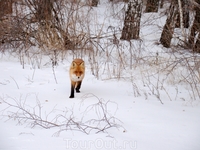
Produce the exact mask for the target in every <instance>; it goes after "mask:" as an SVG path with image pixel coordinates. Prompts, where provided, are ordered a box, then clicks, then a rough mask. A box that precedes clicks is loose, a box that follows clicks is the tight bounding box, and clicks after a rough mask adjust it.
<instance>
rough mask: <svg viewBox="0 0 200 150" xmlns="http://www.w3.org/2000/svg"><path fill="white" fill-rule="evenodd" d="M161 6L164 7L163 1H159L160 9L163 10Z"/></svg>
mask: <svg viewBox="0 0 200 150" xmlns="http://www.w3.org/2000/svg"><path fill="white" fill-rule="evenodd" d="M163 5H164V0H161V2H160V8H163Z"/></svg>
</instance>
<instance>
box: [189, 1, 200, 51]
mask: <svg viewBox="0 0 200 150" xmlns="http://www.w3.org/2000/svg"><path fill="white" fill-rule="evenodd" d="M196 2H197V3H198V4H199V5H200V0H197V1H196ZM195 11H196V15H195V19H194V23H193V25H192V28H191V33H190V37H189V41H188V42H189V47H190V48H192V49H193V51H194V52H198V53H200V8H199V7H195Z"/></svg>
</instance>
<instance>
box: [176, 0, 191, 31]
mask: <svg viewBox="0 0 200 150" xmlns="http://www.w3.org/2000/svg"><path fill="white" fill-rule="evenodd" d="M188 3H189V2H188V0H181V5H182V11H183V24H184V28H188V27H189V21H190V18H189V4H188ZM176 28H180V12H179V13H178V17H177V21H176Z"/></svg>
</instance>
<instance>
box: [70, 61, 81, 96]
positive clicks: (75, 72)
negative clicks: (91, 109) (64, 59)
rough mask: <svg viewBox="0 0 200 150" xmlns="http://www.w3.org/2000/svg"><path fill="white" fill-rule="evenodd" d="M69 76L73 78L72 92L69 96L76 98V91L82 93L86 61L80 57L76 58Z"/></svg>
mask: <svg viewBox="0 0 200 150" xmlns="http://www.w3.org/2000/svg"><path fill="white" fill-rule="evenodd" d="M69 76H70V80H71V94H70V96H69V98H74V91H75V90H76V93H80V88H81V84H82V81H83V78H84V76H85V62H84V61H83V60H82V59H80V58H77V59H74V60H73V61H72V63H71V66H70V71H69Z"/></svg>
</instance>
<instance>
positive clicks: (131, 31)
mask: <svg viewBox="0 0 200 150" xmlns="http://www.w3.org/2000/svg"><path fill="white" fill-rule="evenodd" d="M141 13H142V0H130V1H129V3H128V9H127V10H126V14H125V20H124V27H123V29H122V36H121V39H122V40H131V39H138V38H139V31H140V19H141Z"/></svg>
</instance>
